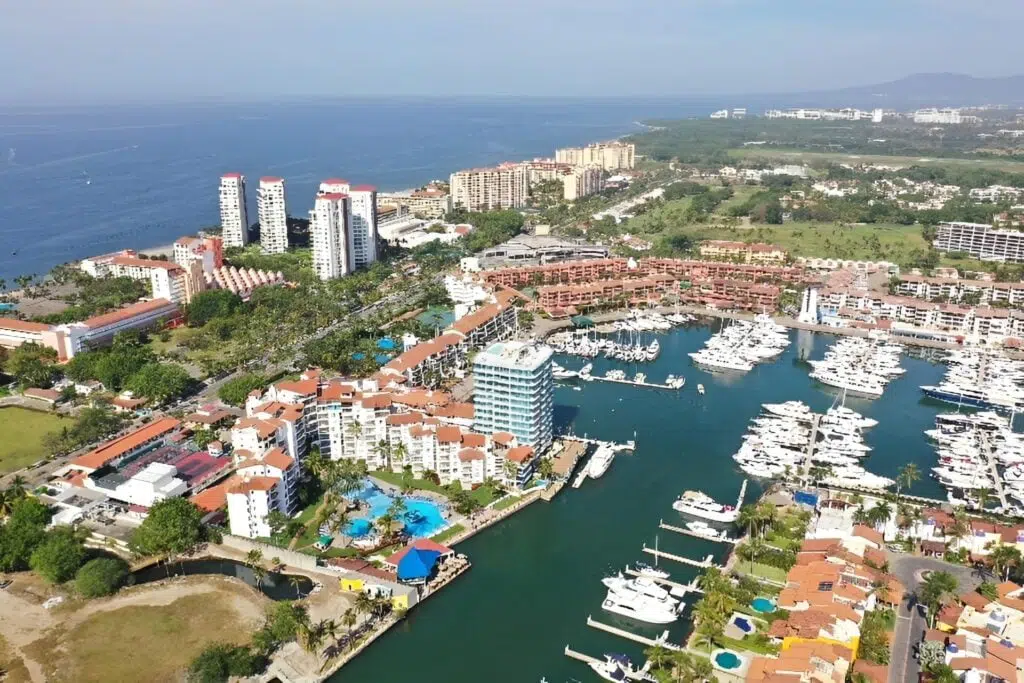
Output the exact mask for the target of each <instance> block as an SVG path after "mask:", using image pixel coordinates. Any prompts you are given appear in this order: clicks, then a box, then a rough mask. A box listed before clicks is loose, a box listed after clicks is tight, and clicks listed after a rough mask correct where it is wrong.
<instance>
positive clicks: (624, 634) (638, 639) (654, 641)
mask: <svg viewBox="0 0 1024 683" xmlns="http://www.w3.org/2000/svg"><path fill="white" fill-rule="evenodd" d="M587 626H590V627H592V628H596V629H597V630H599V631H604V632H606V633H611V634H613V635H616V636H619V637H621V638H625V639H626V640H632V641H633V642H634V643H641V644H643V645H647V646H648V647H656V646H658V645H660V646H662V647H664V648H665V649H667V650H682V649H683V648H682V646H680V645H676V644H675V643H671V642H669V640H668V629H666V630H665V632H664V633H662V634H661V635H660V636H658V637H657V638H647V637H645V636H641V635H637V634H636V633H633V632H631V631H626V630H625V629H621V628H617V627H615V626H610V625H608V624H604V623H601V622H600V621H597V620H595V619H594V618H593V617H590V616H588V617H587Z"/></svg>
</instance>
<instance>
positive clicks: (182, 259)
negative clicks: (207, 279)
mask: <svg viewBox="0 0 1024 683" xmlns="http://www.w3.org/2000/svg"><path fill="white" fill-rule="evenodd" d="M171 258H172V260H173V261H174V262H175V263H177V264H178V265H179V266H181V267H182V268H186V269H187V268H188V267H189V266H190V265H191V264H192V263H193V262H195V261H199V262H200V263H201V264H202V269H203V272H204V273H212V272H213V271H214V270H216V269H217V268H220V267H221V266H223V265H224V240H223V238H221V237H209V236H201V237H188V236H186V237H179V238H178V239H176V240H175V241H174V247H173V256H172V257H171Z"/></svg>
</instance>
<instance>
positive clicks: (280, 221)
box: [256, 176, 288, 254]
mask: <svg viewBox="0 0 1024 683" xmlns="http://www.w3.org/2000/svg"><path fill="white" fill-rule="evenodd" d="M256 208H257V211H258V213H259V221H260V247H262V248H263V252H264V253H266V254H283V253H284V252H286V251H288V210H287V207H286V204H285V194H284V178H276V177H273V176H265V177H263V178H260V189H259V190H258V191H257V193H256Z"/></svg>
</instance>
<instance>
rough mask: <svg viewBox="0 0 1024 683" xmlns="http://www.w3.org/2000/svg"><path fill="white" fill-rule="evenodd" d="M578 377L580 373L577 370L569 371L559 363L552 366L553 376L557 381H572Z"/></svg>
mask: <svg viewBox="0 0 1024 683" xmlns="http://www.w3.org/2000/svg"><path fill="white" fill-rule="evenodd" d="M578 375H579V373H578V372H576V371H575V370H567V369H565V368H563V367H562V366H561V365H559V364H558V363H552V364H551V376H552V377H554V378H555V379H570V378H572V377H576V376H578Z"/></svg>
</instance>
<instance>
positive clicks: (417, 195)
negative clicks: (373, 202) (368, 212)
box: [377, 186, 452, 218]
mask: <svg viewBox="0 0 1024 683" xmlns="http://www.w3.org/2000/svg"><path fill="white" fill-rule="evenodd" d="M382 206H397V207H405V208H407V209H408V210H409V213H411V214H413V215H415V216H417V217H419V218H444V217H445V216H446V215H447V214H449V213H451V211H452V196H451V195H450V194H448V193H447V192H446V191H444V190H441V189H438V188H436V187H431V186H428V187H426V188H424V189H422V190H413V191H412V192H389V193H380V194H378V195H377V208H378V210H379V209H380V207H382Z"/></svg>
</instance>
